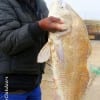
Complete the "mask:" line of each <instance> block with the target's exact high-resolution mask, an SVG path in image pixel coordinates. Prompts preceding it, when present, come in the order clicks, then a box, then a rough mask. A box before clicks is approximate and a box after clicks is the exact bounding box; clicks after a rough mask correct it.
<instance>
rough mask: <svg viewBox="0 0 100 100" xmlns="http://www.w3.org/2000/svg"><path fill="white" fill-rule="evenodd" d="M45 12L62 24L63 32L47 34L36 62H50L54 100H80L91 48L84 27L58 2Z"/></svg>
mask: <svg viewBox="0 0 100 100" xmlns="http://www.w3.org/2000/svg"><path fill="white" fill-rule="evenodd" d="M49 11H50V12H49V16H55V17H58V18H60V19H62V20H63V21H64V23H65V24H64V26H63V27H64V29H65V31H64V32H55V33H51V32H50V33H49V38H48V42H47V43H46V45H45V46H44V47H43V48H42V50H41V51H40V53H39V55H38V62H40V63H41V62H45V61H47V60H48V59H50V60H51V63H50V65H51V68H52V73H53V79H54V81H53V82H54V84H55V87H56V88H55V89H56V93H57V94H56V96H55V99H54V100H82V97H83V95H84V93H85V90H86V88H87V85H88V81H89V73H88V69H87V59H88V57H89V54H90V47H91V46H90V41H89V38H88V33H87V29H86V26H85V24H84V22H83V21H82V19H81V18H80V16H78V14H77V13H76V12H75V11H74V10H73V9H72V8H71V7H70V6H69V5H68V4H66V3H63V2H61V1H59V0H55V1H54V2H53V5H52V7H51V8H50V10H49ZM44 87H45V86H44ZM46 88H48V87H45V89H46ZM44 91H45V90H44ZM54 91H55V90H52V92H54ZM51 98H52V97H51ZM49 99H50V98H48V100H49ZM46 100H47V97H46ZM50 100H52V99H50Z"/></svg>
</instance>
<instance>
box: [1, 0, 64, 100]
mask: <svg viewBox="0 0 100 100" xmlns="http://www.w3.org/2000/svg"><path fill="white" fill-rule="evenodd" d="M47 16H48V9H47V7H46V4H45V2H44V1H43V0H0V100H41V89H40V83H41V79H42V74H43V73H44V66H45V63H37V61H36V59H37V54H38V53H39V51H40V49H41V48H42V47H43V45H44V44H45V43H46V42H47V40H48V32H56V31H64V29H63V27H62V26H63V24H64V22H63V21H62V20H60V19H59V18H56V17H53V16H51V17H47Z"/></svg>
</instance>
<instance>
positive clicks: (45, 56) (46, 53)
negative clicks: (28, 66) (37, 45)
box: [37, 43, 50, 63]
mask: <svg viewBox="0 0 100 100" xmlns="http://www.w3.org/2000/svg"><path fill="white" fill-rule="evenodd" d="M49 58H50V45H49V44H48V43H46V44H45V45H44V46H43V48H42V49H41V51H40V52H39V54H38V57H37V62H39V63H43V62H46V61H48V60H49Z"/></svg>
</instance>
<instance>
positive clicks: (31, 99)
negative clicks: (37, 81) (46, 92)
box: [0, 86, 41, 100]
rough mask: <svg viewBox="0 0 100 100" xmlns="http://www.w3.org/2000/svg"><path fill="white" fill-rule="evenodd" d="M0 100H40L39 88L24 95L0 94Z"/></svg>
mask: <svg viewBox="0 0 100 100" xmlns="http://www.w3.org/2000/svg"><path fill="white" fill-rule="evenodd" d="M0 100H41V89H40V86H38V87H37V88H35V89H34V90H32V91H31V92H25V93H18V94H15V93H13V94H12V93H8V94H7V93H2V92H0Z"/></svg>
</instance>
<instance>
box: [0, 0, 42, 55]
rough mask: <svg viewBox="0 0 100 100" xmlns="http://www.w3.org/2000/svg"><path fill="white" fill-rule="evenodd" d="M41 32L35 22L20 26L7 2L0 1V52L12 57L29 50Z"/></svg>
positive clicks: (4, 0)
mask: <svg viewBox="0 0 100 100" xmlns="http://www.w3.org/2000/svg"><path fill="white" fill-rule="evenodd" d="M30 27H31V28H30ZM42 31H43V30H41V29H40V27H39V25H38V23H37V22H36V23H32V24H25V25H23V26H21V25H20V22H19V21H18V20H17V17H16V14H15V12H14V11H13V9H12V8H11V7H10V5H9V3H8V2H7V0H0V51H3V52H5V53H7V54H9V55H14V54H16V53H18V52H20V51H22V50H24V49H26V48H29V47H30V46H32V45H34V44H36V43H37V41H35V40H36V38H38V36H39V35H40V34H41V32H42ZM33 38H34V39H33Z"/></svg>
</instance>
